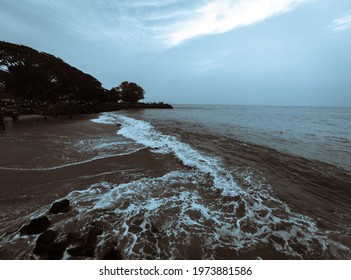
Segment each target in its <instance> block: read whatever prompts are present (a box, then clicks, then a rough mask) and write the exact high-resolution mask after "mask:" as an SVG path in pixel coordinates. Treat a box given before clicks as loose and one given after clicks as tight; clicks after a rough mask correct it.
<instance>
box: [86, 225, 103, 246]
mask: <svg viewBox="0 0 351 280" xmlns="http://www.w3.org/2000/svg"><path fill="white" fill-rule="evenodd" d="M92 225H93V227H92V228H91V229H90V230H89V233H88V237H87V242H88V243H96V242H97V236H98V235H101V234H102V233H103V232H104V227H103V225H102V223H99V222H94V223H93V224H92Z"/></svg>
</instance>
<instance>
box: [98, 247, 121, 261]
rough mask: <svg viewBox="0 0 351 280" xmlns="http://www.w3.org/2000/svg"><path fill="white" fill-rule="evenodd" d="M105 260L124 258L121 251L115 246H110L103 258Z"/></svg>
mask: <svg viewBox="0 0 351 280" xmlns="http://www.w3.org/2000/svg"><path fill="white" fill-rule="evenodd" d="M102 259H103V260H122V254H121V251H119V250H116V249H115V248H114V247H112V248H110V250H108V251H107V252H106V253H105V255H104V256H103V258H102Z"/></svg>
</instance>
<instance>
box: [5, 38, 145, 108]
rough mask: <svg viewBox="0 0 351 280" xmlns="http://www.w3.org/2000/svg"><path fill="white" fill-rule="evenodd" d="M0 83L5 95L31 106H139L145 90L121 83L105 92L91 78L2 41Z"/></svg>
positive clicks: (50, 57)
mask: <svg viewBox="0 0 351 280" xmlns="http://www.w3.org/2000/svg"><path fill="white" fill-rule="evenodd" d="M0 82H3V84H4V85H5V87H6V92H9V93H11V94H12V95H13V96H14V97H15V98H19V99H21V100H28V101H30V102H31V103H43V102H46V103H51V104H56V103H62V102H66V103H89V104H101V103H103V104H106V103H109V104H112V103H115V104H118V103H129V104H130V103H133V104H135V103H138V101H139V100H141V99H144V94H145V92H144V90H143V88H142V87H141V86H139V85H137V84H136V83H133V82H127V81H125V82H122V83H121V84H120V85H119V86H118V87H114V88H112V89H111V90H106V89H105V88H103V87H102V85H101V83H100V82H99V81H98V80H97V79H95V78H94V77H92V76H91V75H89V74H86V73H84V72H82V71H80V70H79V69H77V68H74V67H72V66H70V65H69V64H67V63H66V62H64V61H63V60H62V59H60V58H58V57H55V56H53V55H51V54H48V53H45V52H38V51H36V50H34V49H32V48H30V47H27V46H23V45H17V44H12V43H7V42H3V41H0Z"/></svg>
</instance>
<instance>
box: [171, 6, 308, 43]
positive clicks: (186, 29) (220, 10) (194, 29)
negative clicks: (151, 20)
mask: <svg viewBox="0 0 351 280" xmlns="http://www.w3.org/2000/svg"><path fill="white" fill-rule="evenodd" d="M302 2H306V0H223V1H208V3H206V4H205V5H203V6H202V7H199V8H198V9H196V10H195V11H194V13H193V17H192V18H191V19H188V20H184V21H183V22H178V23H177V25H176V26H174V30H173V31H172V32H171V33H170V35H169V36H167V37H168V38H167V40H168V43H169V44H170V45H178V44H180V43H182V42H184V41H186V40H190V39H192V38H196V37H199V36H204V35H210V34H220V33H225V32H228V31H230V30H233V29H236V28H240V27H243V26H247V25H251V24H254V23H256V22H259V21H263V20H265V19H267V18H269V17H272V16H274V15H277V14H282V13H286V12H288V11H290V10H292V9H293V8H294V7H295V6H296V5H297V4H300V3H302Z"/></svg>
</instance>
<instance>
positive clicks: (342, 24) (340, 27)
mask: <svg viewBox="0 0 351 280" xmlns="http://www.w3.org/2000/svg"><path fill="white" fill-rule="evenodd" d="M330 29H331V30H332V31H333V32H341V31H345V30H348V29H351V14H350V15H347V16H343V17H340V18H337V19H335V20H333V22H332V24H331V25H330Z"/></svg>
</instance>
